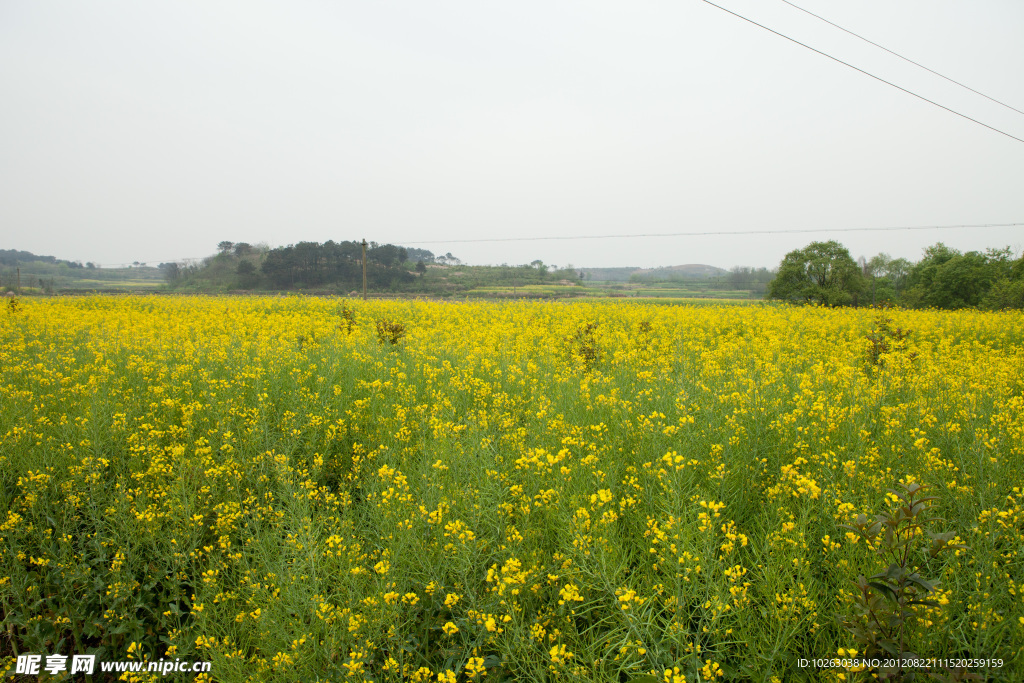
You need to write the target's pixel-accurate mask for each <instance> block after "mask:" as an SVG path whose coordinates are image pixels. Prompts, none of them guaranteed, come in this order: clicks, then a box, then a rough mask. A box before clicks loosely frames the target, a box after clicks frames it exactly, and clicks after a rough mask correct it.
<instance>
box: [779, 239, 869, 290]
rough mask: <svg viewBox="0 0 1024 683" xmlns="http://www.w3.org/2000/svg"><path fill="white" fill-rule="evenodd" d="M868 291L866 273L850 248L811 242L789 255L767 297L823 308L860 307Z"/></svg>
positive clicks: (833, 243)
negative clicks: (854, 258) (860, 301)
mask: <svg viewBox="0 0 1024 683" xmlns="http://www.w3.org/2000/svg"><path fill="white" fill-rule="evenodd" d="M865 289H866V283H865V280H864V274H863V273H862V271H861V269H860V268H859V267H858V266H857V263H856V261H854V260H853V257H852V256H850V252H849V251H847V249H846V247H844V246H843V245H841V244H840V243H839V242H836V241H834V240H833V241H829V242H811V243H810V244H809V245H807V246H806V247H804V248H803V249H796V250H794V251H791V252H789V253H788V254H786V256H785V258H783V259H782V262H781V263H780V264H779V272H778V273H777V274H776V276H775V278H774V279H773V280H772V281H771V282H770V283H769V284H768V292H767V298H769V299H779V300H782V301H790V302H793V303H817V304H821V305H823V306H844V305H849V304H853V305H856V304H857V303H858V302H859V300H860V298H861V295H862V294H863V293H864V291H865Z"/></svg>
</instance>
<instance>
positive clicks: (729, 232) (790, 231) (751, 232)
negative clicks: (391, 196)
mask: <svg viewBox="0 0 1024 683" xmlns="http://www.w3.org/2000/svg"><path fill="white" fill-rule="evenodd" d="M1015 226H1024V223H978V224H974V225H914V226H893V227H884V228H824V229H822V228H806V229H805V228H792V229H786V230H724V231H711V230H707V231H701V232H650V233H641V234H638V235H572V236H564V237H552V236H549V235H546V236H544V237H483V238H477V239H459V240H417V241H415V242H406V241H403V242H402V245H403V246H404V245H409V244H468V243H473V242H542V241H548V240H607V239H623V238H635V237H700V236H705V235H783V234H796V233H822V232H885V231H895V230H952V229H956V228H1010V227H1015Z"/></svg>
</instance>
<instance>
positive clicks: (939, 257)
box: [766, 242, 1024, 310]
mask: <svg viewBox="0 0 1024 683" xmlns="http://www.w3.org/2000/svg"><path fill="white" fill-rule="evenodd" d="M766 298H769V299H779V300H783V301H789V302H793V303H818V304H821V305H826V306H840V305H859V304H860V305H863V304H898V305H901V306H906V307H909V308H942V309H956V308H975V307H976V308H986V309H990V310H998V309H1007V308H1016V309H1020V308H1024V256H1022V257H1020V258H1018V259H1016V260H1014V259H1013V258H1012V255H1011V252H1010V250H1009V248H1006V249H989V250H987V251H985V252H978V251H969V252H966V253H961V252H959V251H957V250H956V249H952V248H950V247H947V246H946V245H944V244H943V243H941V242H939V243H938V244H935V245H933V246H931V247H928V248H927V249H925V252H924V257H923V258H922V259H921V260H920V261H918V262H917V263H910V262H909V261H907V260H906V259H893V258H890V257H889V256H888V255H887V254H884V253H883V254H878V255H877V256H875V257H874V258H872V259H871V260H870V261H866V260H862V262H861V264H860V265H858V264H857V263H855V262H854V260H853V258H851V257H850V254H849V252H848V251H847V250H846V249H845V248H844V247H843V246H842V245H841V244H839V243H838V242H812V243H811V244H810V245H808V246H807V247H806V248H804V249H797V250H795V251H792V252H790V253H788V254H786V257H785V258H784V259H783V260H782V263H781V264H780V266H779V270H778V273H777V274H776V276H775V278H774V279H773V280H772V282H771V283H770V284H769V286H768V292H767V295H766Z"/></svg>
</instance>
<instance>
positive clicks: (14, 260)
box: [0, 249, 82, 268]
mask: <svg viewBox="0 0 1024 683" xmlns="http://www.w3.org/2000/svg"><path fill="white" fill-rule="evenodd" d="M34 262H38V263H55V264H60V263H63V264H65V265H67V266H68V267H70V268H81V267H82V264H81V263H79V262H77V261H65V260H64V259H59V258H56V257H54V256H39V255H38V254H33V253H32V252H31V251H19V250H18V249H0V265H4V266H18V265H20V264H22V263H34Z"/></svg>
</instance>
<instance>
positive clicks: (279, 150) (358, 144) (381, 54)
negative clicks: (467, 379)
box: [0, 0, 1024, 268]
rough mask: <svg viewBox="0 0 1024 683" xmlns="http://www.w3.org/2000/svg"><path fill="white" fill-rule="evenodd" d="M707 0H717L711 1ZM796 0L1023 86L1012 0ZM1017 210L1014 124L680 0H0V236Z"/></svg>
mask: <svg viewBox="0 0 1024 683" xmlns="http://www.w3.org/2000/svg"><path fill="white" fill-rule="evenodd" d="M716 1H717V0H716ZM794 1H795V2H796V4H798V5H800V6H802V7H805V8H806V9H808V10H810V11H813V12H815V13H818V14H821V15H822V16H824V17H826V18H828V19H829V20H831V21H833V22H836V23H838V24H840V25H842V26H845V27H846V28H848V29H850V30H852V31H855V32H857V33H860V34H861V35H863V36H865V37H867V38H870V39H872V40H874V41H876V42H878V43H881V44H882V45H885V46H886V47H888V48H890V49H892V50H895V51H897V52H900V53H901V54H903V55H905V56H907V57H909V58H911V59H914V60H915V61H918V62H921V63H923V64H925V65H926V66H928V67H929V68H932V69H934V70H936V71H939V72H940V73H943V74H945V75H946V76H948V77H950V78H953V79H956V80H959V81H961V82H963V83H966V84H967V85H970V86H971V87H973V88H975V89H977V90H980V91H982V92H984V93H986V94H988V95H990V96H992V97H995V98H996V99H999V100H1002V101H1003V102H1006V103H1008V104H1010V105H1012V106H1014V107H1016V108H1017V109H1021V110H1024V42H1022V40H1021V38H1022V36H1024V2H1020V0H956V1H952V0H927V1H925V0H906V1H901V0H858V1H857V2H852V1H850V2H843V3H838V2H826V1H825V0H794ZM719 4H723V5H724V6H726V7H728V8H730V9H732V10H733V11H736V12H738V13H740V14H743V15H745V16H748V17H750V18H752V19H755V20H757V21H759V22H761V23H764V24H766V25H768V26H770V27H772V28H773V29H775V30H778V31H780V32H782V33H785V34H787V35H790V36H792V37H794V38H796V39H798V40H801V41H803V42H807V43H808V44H810V45H812V46H814V47H816V48H818V49H821V50H823V51H825V52H829V53H830V54H833V55H835V56H836V57H838V58H840V59H843V60H845V61H848V62H851V63H853V64H855V65H856V66H858V67H860V68H862V69H865V70H867V71H870V72H872V73H874V74H875V75H877V76H879V77H881V78H885V79H886V80H890V81H893V82H895V83H897V84H899V85H901V86H902V87H905V88H908V89H910V90H913V91H915V92H918V93H919V94H921V95H923V96H925V97H928V98H930V99H934V100H936V101H938V102H940V103H942V104H943V105H945V106H948V107H950V108H952V109H956V110H958V111H960V112H962V113H964V114H966V115H968V116H971V117H973V118H977V119H979V120H981V121H984V122H985V123H987V124H989V125H991V126H995V127H997V128H1000V129H1002V130H1004V131H1006V132H1008V133H1010V134H1012V135H1015V136H1017V137H1019V138H1024V115H1022V114H1019V113H1016V112H1013V111H1010V110H1009V109H1006V108H1004V107H1001V106H999V105H998V104H994V103H992V102H990V101H988V100H985V99H983V98H981V97H979V96H977V95H973V94H971V93H969V92H967V91H965V90H963V89H961V88H959V87H957V86H955V85H953V84H950V83H948V82H946V81H943V80H942V79H940V78H938V77H937V76H933V75H931V74H928V73H927V72H924V71H922V70H920V69H917V68H916V67H912V66H911V65H909V64H906V63H905V62H902V61H900V60H899V59H897V58H896V57H893V56H891V55H887V54H886V53H884V52H882V51H881V50H878V49H877V48H873V47H871V46H869V45H867V44H865V43H862V42H860V41H858V40H856V39H855V38H852V37H850V36H848V35H847V34H844V33H842V32H841V31H839V30H838V29H835V28H832V27H830V26H828V25H826V24H823V23H821V22H820V21H818V20H816V19H814V18H812V17H809V16H807V15H806V14H803V13H801V12H799V11H798V10H796V9H793V8H792V7H789V6H787V5H786V4H784V3H782V2H781V1H779V0H722V1H721V2H720V3H719ZM1013 222H1020V223H1024V143H1022V142H1018V141H1016V140H1012V139H1010V138H1008V137H1005V136H1003V135H1000V134H998V133H996V132H993V131H991V130H988V129H986V128H983V127H981V126H979V125H977V124H975V123H971V122H970V121H967V120H965V119H963V118H960V117H958V116H955V115H954V114H951V113H949V112H947V111H943V110H942V109H939V108H937V107H935V106H933V105H930V104H928V103H926V102H922V101H921V100H919V99H916V98H914V97H912V96H910V95H908V94H906V93H903V92H900V91H898V90H896V89H895V88H892V87H890V86H887V85H885V84H883V83H880V82H878V81H876V80H873V79H871V78H869V77H868V76H865V75H863V74H861V73H858V72H856V71H853V70H852V69H849V68H847V67H845V66H842V65H840V64H837V63H836V62H833V61H831V60H829V59H827V58H825V57H822V56H820V55H818V54H815V53H813V52H811V51H809V50H807V49H805V48H803V47H800V46H798V45H795V44H793V43H791V42H789V41H786V40H784V39H783V38H780V37H778V36H776V35H773V34H771V33H768V32H767V31H765V30H763V29H760V28H757V27H756V26H753V25H751V24H749V23H747V22H744V21H742V20H740V19H738V18H736V17H734V16H731V15H729V14H726V13H725V12H722V11H721V10H719V9H716V8H714V7H712V6H710V5H708V4H706V3H704V2H701V1H700V0H679V1H677V2H655V1H651V2H628V3H627V2H599V1H595V0H588V1H587V2H561V1H557V0H547V1H546V2H517V3H495V2H479V1H477V2H448V1H437V0H431V1H430V2H389V1H385V0H374V1H373V2H358V3H357V2H327V1H324V2H309V1H296V2H275V3H270V2H263V1H259V0H256V1H253V0H249V1H246V2H219V1H216V0H203V1H202V2H198V1H196V2H182V1H180V0H177V1H175V2H160V1H156V0H147V1H146V2H137V1H128V0H90V2H72V1H70V0H68V1H65V2H50V1H46V0H43V1H37V0H33V1H29V0H0V248H15V249H25V250H29V251H33V252H36V253H40V254H52V255H54V256H57V257H59V258H68V259H81V260H83V261H95V262H98V263H103V264H114V263H123V262H131V261H143V262H148V263H150V264H151V265H155V264H156V263H158V262H160V261H170V260H175V259H180V258H184V257H199V256H204V255H207V254H210V253H213V252H214V251H215V249H216V244H217V242H219V241H221V240H232V241H246V242H251V243H257V242H267V243H269V244H271V245H274V246H280V245H285V244H289V243H294V242H298V241H303V240H313V241H326V240H328V239H334V240H345V239H353V240H355V239H360V238H363V237H365V238H366V239H368V240H375V241H378V242H391V243H396V244H407V245H409V246H420V247H424V248H428V249H431V250H432V251H434V252H435V253H444V252H447V251H451V252H452V253H453V254H455V255H456V256H458V257H460V258H462V259H463V260H464V261H466V262H469V263H502V262H508V263H523V262H529V261H532V260H533V259H536V258H540V259H542V260H544V261H545V262H547V263H555V264H558V265H564V264H567V263H573V264H575V265H577V266H627V265H631V266H658V265H672V264H681V263H707V264H711V265H716V266H720V267H725V268H728V267H731V266H734V265H748V266H775V265H777V264H778V262H779V260H780V259H781V258H782V256H783V255H784V254H785V253H786V252H788V251H790V250H792V249H795V248H799V247H802V246H804V245H806V244H807V243H808V242H810V241H812V240H815V239H820V240H825V239H838V240H840V241H841V242H843V243H844V244H845V245H846V246H847V247H848V248H849V249H850V252H851V254H852V255H853V256H854V257H856V256H859V255H862V254H863V255H866V256H871V255H873V254H875V253H878V252H879V251H885V252H888V253H890V254H892V255H893V256H903V257H906V258H910V259H911V260H916V259H918V258H919V257H920V255H921V251H922V249H923V248H924V247H925V246H927V245H930V244H933V243H935V242H937V241H940V240H941V241H944V242H946V243H947V244H949V245H951V246H953V247H956V248H958V249H961V250H971V249H979V250H982V249H985V248H988V247H1002V246H1007V245H1009V246H1012V247H1014V248H1016V249H1017V250H1018V251H1019V250H1020V248H1021V246H1022V245H1024V226H1018V227H1010V228H983V229H955V230H927V231H906V232H902V231H901V232H884V233H880V232H863V233H846V234H817V235H810V234H788V235H770V236H756V235H755V236H735V235H733V236H725V235H714V236H699V237H671V238H667V237H659V238H635V239H604V240H577V241H540V242H507V243H505V242H503V243H476V244H429V243H428V244H416V245H413V244H412V243H413V242H414V241H415V242H420V241H428V240H456V239H474V238H477V239H478V238H485V237H537V236H572V235H607V234H640V233H664V232H698V231H712V232H714V231H735V230H781V229H818V228H821V229H824V228H831V229H848V228H857V227H884V226H925V225H954V224H978V223H1013Z"/></svg>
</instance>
